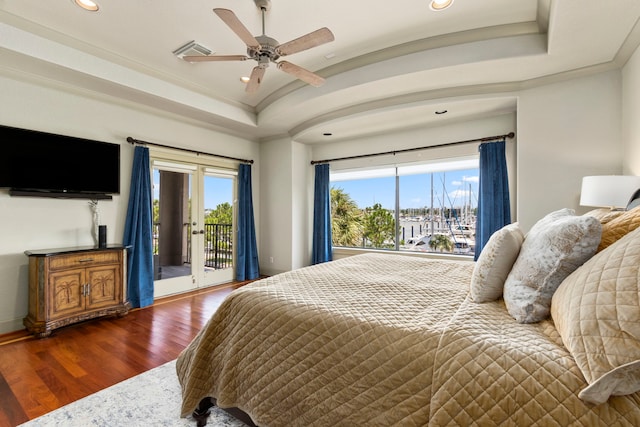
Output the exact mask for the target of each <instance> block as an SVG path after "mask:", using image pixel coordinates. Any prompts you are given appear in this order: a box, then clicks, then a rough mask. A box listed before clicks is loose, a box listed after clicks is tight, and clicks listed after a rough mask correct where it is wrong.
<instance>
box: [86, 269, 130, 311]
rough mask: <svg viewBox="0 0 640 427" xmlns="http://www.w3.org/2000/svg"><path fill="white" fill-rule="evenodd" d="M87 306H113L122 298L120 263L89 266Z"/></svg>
mask: <svg viewBox="0 0 640 427" xmlns="http://www.w3.org/2000/svg"><path fill="white" fill-rule="evenodd" d="M87 283H89V288H88V291H87V306H86V308H87V309H89V310H92V309H97V308H101V307H112V306H113V305H114V304H117V303H118V302H119V301H120V300H121V298H122V283H121V281H120V265H119V264H111V265H102V266H99V267H90V268H87Z"/></svg>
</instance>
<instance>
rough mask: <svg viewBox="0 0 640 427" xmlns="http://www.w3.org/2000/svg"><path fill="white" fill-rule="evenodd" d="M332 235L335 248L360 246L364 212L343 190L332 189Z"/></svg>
mask: <svg viewBox="0 0 640 427" xmlns="http://www.w3.org/2000/svg"><path fill="white" fill-rule="evenodd" d="M330 191H331V234H332V241H333V244H334V246H359V245H360V243H361V242H362V234H363V228H362V212H361V211H360V209H359V208H358V205H357V204H356V202H355V201H353V199H351V196H349V194H347V193H345V192H344V190H343V189H342V188H336V187H331V190H330Z"/></svg>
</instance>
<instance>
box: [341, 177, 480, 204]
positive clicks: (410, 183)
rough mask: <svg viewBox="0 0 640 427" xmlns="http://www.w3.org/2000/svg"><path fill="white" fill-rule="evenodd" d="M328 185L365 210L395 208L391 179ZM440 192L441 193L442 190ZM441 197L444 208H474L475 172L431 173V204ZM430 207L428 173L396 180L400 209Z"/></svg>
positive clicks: (476, 185) (393, 183)
mask: <svg viewBox="0 0 640 427" xmlns="http://www.w3.org/2000/svg"><path fill="white" fill-rule="evenodd" d="M331 186H333V187H337V188H342V189H343V190H344V191H345V192H346V193H348V194H349V195H350V196H351V198H352V199H353V200H355V202H356V203H357V204H358V207H360V208H365V207H368V206H373V204H374V203H380V204H382V207H384V208H386V209H394V207H395V178H394V177H385V178H370V179H360V180H352V181H338V182H332V183H331ZM443 190H444V191H443ZM443 195H444V205H445V206H446V207H452V206H453V207H460V206H462V205H463V204H464V203H465V201H466V203H468V202H469V197H470V196H471V206H472V207H476V206H477V205H478V170H477V169H468V170H459V171H448V172H435V173H433V205H434V207H437V206H441V205H442V200H443ZM430 205H431V174H420V175H405V176H401V177H400V208H401V209H408V208H421V207H424V206H427V207H429V206H430Z"/></svg>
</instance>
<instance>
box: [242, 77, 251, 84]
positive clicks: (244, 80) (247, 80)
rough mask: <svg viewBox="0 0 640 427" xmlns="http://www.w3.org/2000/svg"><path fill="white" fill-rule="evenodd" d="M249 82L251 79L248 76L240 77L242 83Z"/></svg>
mask: <svg viewBox="0 0 640 427" xmlns="http://www.w3.org/2000/svg"><path fill="white" fill-rule="evenodd" d="M249 80H251V79H250V78H249V77H247V76H242V77H240V81H241V82H242V83H249Z"/></svg>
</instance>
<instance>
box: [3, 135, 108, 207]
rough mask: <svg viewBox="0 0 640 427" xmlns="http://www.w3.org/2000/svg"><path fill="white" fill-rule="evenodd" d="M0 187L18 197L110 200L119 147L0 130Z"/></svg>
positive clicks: (67, 137)
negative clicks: (0, 143)
mask: <svg viewBox="0 0 640 427" xmlns="http://www.w3.org/2000/svg"><path fill="white" fill-rule="evenodd" d="M0 141H2V145H1V146H0V188H9V189H10V190H9V193H10V194H11V195H16V196H43V197H65V198H87V199H108V198H111V195H112V194H119V193H120V145H119V144H113V143H108V142H102V141H94V140H89V139H83V138H76V137H72V136H64V135H56V134H52V133H47V132H39V131H34V130H27V129H19V128H14V127H9V126H0Z"/></svg>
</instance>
